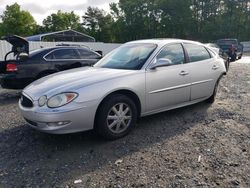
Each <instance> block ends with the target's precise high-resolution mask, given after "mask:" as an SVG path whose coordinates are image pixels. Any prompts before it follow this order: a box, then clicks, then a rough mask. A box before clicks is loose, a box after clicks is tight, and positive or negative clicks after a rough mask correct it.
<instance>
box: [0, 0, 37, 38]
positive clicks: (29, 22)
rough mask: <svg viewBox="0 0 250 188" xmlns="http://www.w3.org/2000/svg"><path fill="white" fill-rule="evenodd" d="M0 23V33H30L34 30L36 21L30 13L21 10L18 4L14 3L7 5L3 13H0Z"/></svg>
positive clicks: (24, 34)
mask: <svg viewBox="0 0 250 188" xmlns="http://www.w3.org/2000/svg"><path fill="white" fill-rule="evenodd" d="M1 19H2V23H1V25H0V26H1V27H0V34H1V35H2V36H3V35H12V34H16V35H21V36H28V35H32V34H33V33H34V31H35V30H36V22H35V20H34V18H33V17H32V16H31V14H30V13H29V12H27V11H24V10H21V7H20V5H18V4H17V3H14V4H13V5H10V6H9V5H7V6H6V10H5V11H4V13H3V15H1Z"/></svg>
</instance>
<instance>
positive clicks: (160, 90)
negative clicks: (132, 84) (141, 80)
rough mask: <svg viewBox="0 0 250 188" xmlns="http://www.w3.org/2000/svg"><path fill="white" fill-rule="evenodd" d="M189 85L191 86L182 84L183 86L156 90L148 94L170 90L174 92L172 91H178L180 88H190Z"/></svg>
mask: <svg viewBox="0 0 250 188" xmlns="http://www.w3.org/2000/svg"><path fill="white" fill-rule="evenodd" d="M191 85H192V84H183V85H179V86H174V87H168V88H163V89H158V90H154V91H150V92H149V94H154V93H161V92H165V91H170V90H174V89H180V88H184V87H188V86H191Z"/></svg>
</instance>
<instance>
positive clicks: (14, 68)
mask: <svg viewBox="0 0 250 188" xmlns="http://www.w3.org/2000/svg"><path fill="white" fill-rule="evenodd" d="M6 71H7V72H15V71H17V66H16V64H13V63H8V64H7V66H6Z"/></svg>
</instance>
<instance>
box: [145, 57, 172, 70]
mask: <svg viewBox="0 0 250 188" xmlns="http://www.w3.org/2000/svg"><path fill="white" fill-rule="evenodd" d="M169 65H172V61H171V60H170V59H165V58H160V59H158V60H157V61H156V62H155V63H154V64H153V65H151V67H150V69H156V68H157V67H166V66H169Z"/></svg>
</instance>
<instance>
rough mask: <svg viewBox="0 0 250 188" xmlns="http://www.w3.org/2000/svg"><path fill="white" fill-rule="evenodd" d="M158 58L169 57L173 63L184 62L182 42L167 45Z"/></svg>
mask: <svg viewBox="0 0 250 188" xmlns="http://www.w3.org/2000/svg"><path fill="white" fill-rule="evenodd" d="M156 59H157V60H158V59H167V60H169V61H170V62H171V64H173V65H177V64H182V63H184V52H183V48H182V45H181V44H170V45H168V46H166V47H165V48H164V49H163V50H162V51H161V52H160V53H159V54H158V55H157V57H156Z"/></svg>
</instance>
